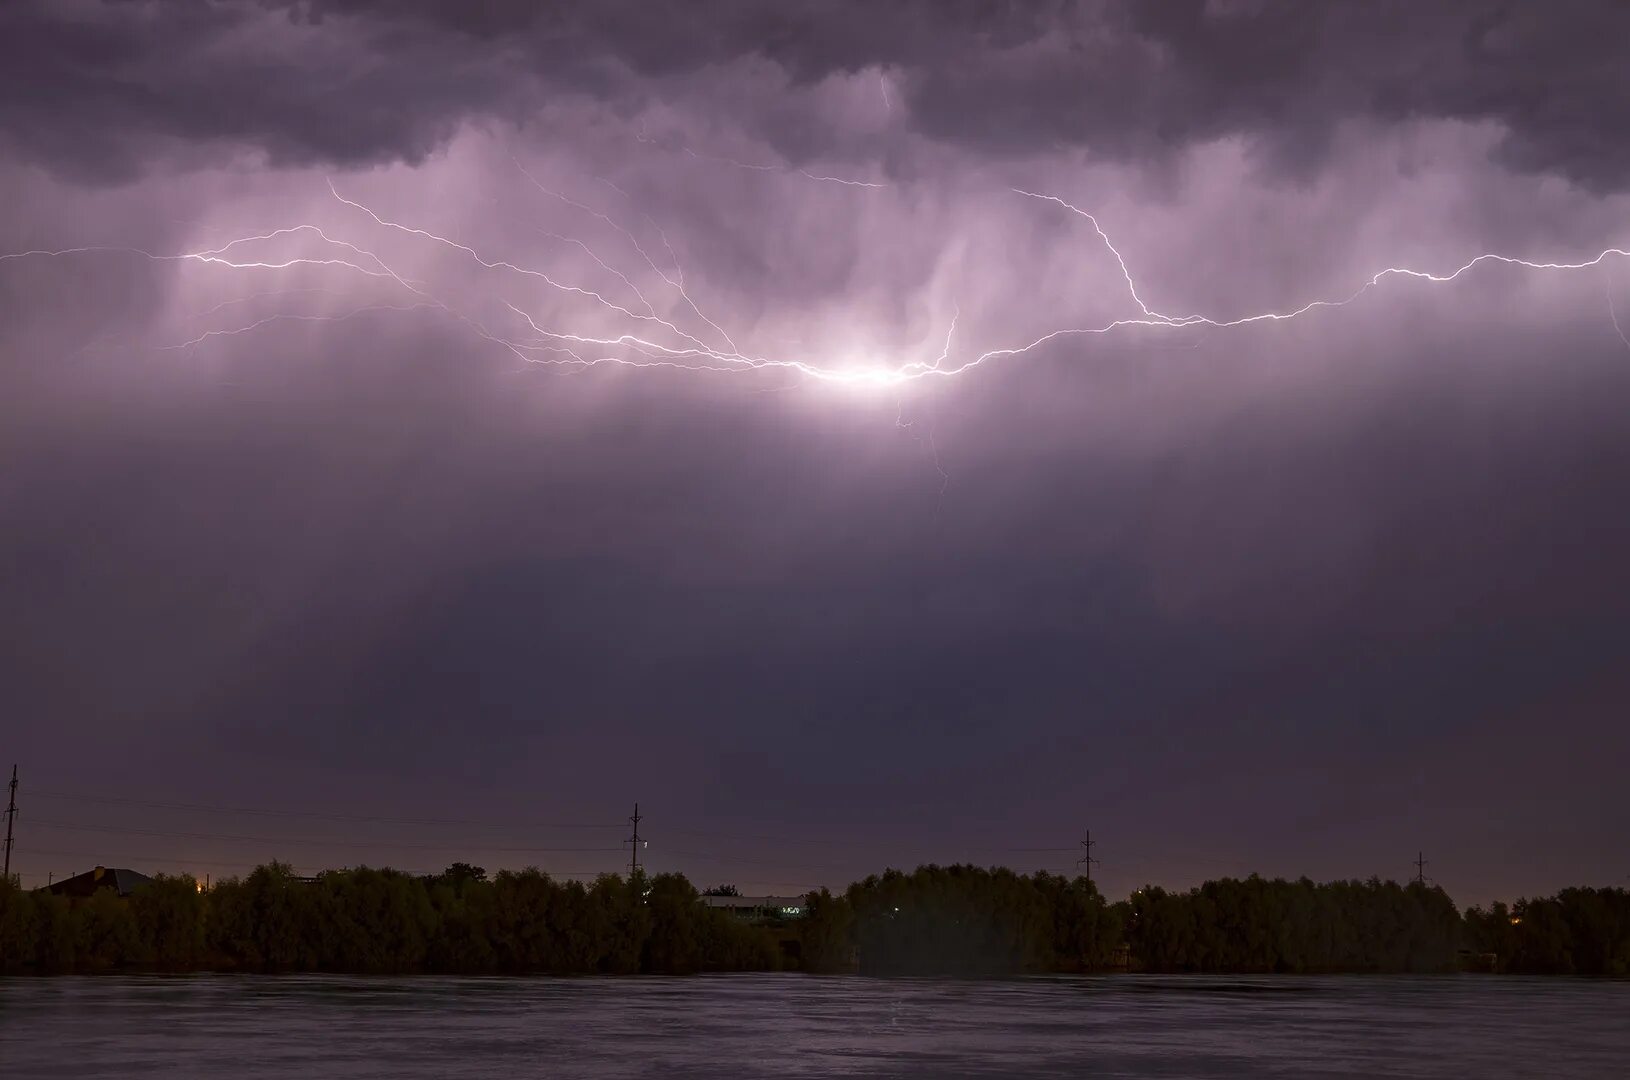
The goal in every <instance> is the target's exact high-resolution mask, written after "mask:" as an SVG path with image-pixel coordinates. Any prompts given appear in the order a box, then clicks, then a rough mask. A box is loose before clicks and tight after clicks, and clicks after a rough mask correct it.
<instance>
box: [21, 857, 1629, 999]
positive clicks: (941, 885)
mask: <svg viewBox="0 0 1630 1080" xmlns="http://www.w3.org/2000/svg"><path fill="white" fill-rule="evenodd" d="M708 892H709V893H711V894H714V895H734V889H733V888H730V887H729V886H719V887H716V888H714V889H709V890H708ZM700 896H701V894H698V892H697V891H696V889H695V888H694V887H693V886H692V885H691V884H690V883H689V882H688V881H687V880H686V879H685V878H684V877H682V876H680V875H677V874H660V875H656V876H654V877H647V876H645V875H643V874H641V875H637V876H635V877H633V878H628V879H625V878H622V877H619V876H617V875H605V876H602V877H600V878H599V879H597V880H595V881H594V882H592V883H588V884H583V883H578V882H562V881H556V880H555V879H552V878H550V877H549V876H548V875H546V874H544V873H541V872H539V871H537V870H524V871H504V872H502V873H499V874H497V875H496V876H495V877H493V878H491V879H489V878H488V877H487V875H486V874H485V873H484V872H483V871H481V869H480V868H478V867H471V866H467V865H464V864H456V865H454V866H453V867H450V868H449V869H448V870H447V871H446V872H444V873H442V874H438V875H433V876H429V877H418V876H413V875H409V874H405V873H401V872H398V871H393V870H373V869H355V870H338V871H330V872H327V873H324V874H321V875H319V876H318V877H317V878H316V879H314V880H307V879H302V878H297V877H295V876H294V875H293V874H292V872H291V871H290V870H289V868H288V867H287V866H283V865H280V864H277V863H272V864H270V865H267V866H262V867H259V868H257V869H256V870H255V871H253V872H252V873H250V874H249V875H247V876H246V877H244V878H241V879H230V880H227V881H222V882H219V883H217V884H216V885H215V886H214V887H213V888H211V889H209V890H208V891H201V890H199V888H198V887H197V884H196V883H195V882H194V880H193V879H192V878H190V877H164V876H160V877H158V878H156V879H155V880H154V881H153V882H152V883H151V884H150V885H146V886H144V887H142V888H140V889H138V890H136V891H135V892H134V893H133V894H132V895H131V896H130V897H129V898H128V899H120V898H119V897H117V896H116V895H115V894H114V893H113V892H112V891H111V890H104V891H101V892H98V893H97V894H95V895H93V896H92V897H90V898H88V899H86V900H82V901H69V900H66V899H64V898H62V897H59V896H53V895H50V894H49V893H47V892H44V891H35V892H24V891H21V890H19V889H17V888H15V887H13V886H11V885H9V884H4V883H0V971H11V972H22V971H28V972H42V973H44V972H57V971H102V970H116V969H119V968H128V967H147V968H160V969H168V970H182V971H185V970H206V969H207V970H222V971H233V970H237V971H331V972H380V973H408V972H447V973H517V974H519V973H547V974H634V973H650V974H685V973H691V972H701V971H766V970H777V969H781V968H786V967H793V968H801V969H803V970H808V971H816V972H823V971H824V972H838V971H860V972H863V973H869V974H878V975H893V974H943V975H1002V974H1014V973H1024V972H1089V971H1104V970H1116V969H1132V970H1143V971H1155V972H1213V973H1270V972H1309V973H1312V972H1329V973H1334V972H1377V973H1379V972H1447V971H1453V970H1457V969H1458V968H1461V967H1464V966H1471V967H1475V968H1478V969H1482V970H1495V971H1509V972H1517V973H1525V974H1528V973H1532V974H1578V975H1617V976H1625V975H1630V892H1627V891H1626V890H1624V889H1565V890H1563V891H1562V892H1560V893H1558V894H1557V895H1556V896H1553V897H1544V898H1538V899H1527V900H1519V901H1517V902H1516V903H1515V904H1512V905H1510V906H1507V905H1505V904H1494V905H1492V906H1490V907H1489V908H1487V909H1484V908H1479V907H1474V908H1471V909H1470V910H1468V911H1466V912H1465V913H1464V914H1462V913H1461V912H1460V911H1459V910H1458V909H1457V908H1456V906H1455V904H1454V902H1453V901H1452V900H1451V899H1450V898H1449V896H1448V894H1447V893H1445V892H1444V891H1443V890H1442V889H1440V888H1437V887H1434V886H1427V885H1421V884H1409V885H1399V884H1397V883H1396V882H1382V881H1379V880H1375V879H1371V880H1369V881H1334V882H1326V883H1314V882H1312V881H1309V880H1308V879H1306V878H1303V879H1300V880H1297V881H1286V880H1283V879H1271V880H1270V879H1265V878H1261V877H1257V876H1252V877H1249V878H1244V879H1238V878H1225V879H1221V880H1217V881H1209V882H1206V883H1205V884H1203V885H1200V886H1198V887H1196V888H1193V889H1189V890H1187V891H1183V892H1171V891H1167V890H1165V889H1162V888H1159V887H1156V886H1147V887H1145V888H1142V889H1139V890H1137V891H1136V892H1135V893H1133V894H1132V895H1131V896H1130V897H1128V898H1127V899H1125V900H1120V901H1115V902H1110V901H1108V900H1106V899H1105V897H1104V896H1103V895H1102V894H1101V893H1100V892H1099V891H1098V889H1097V886H1096V885H1095V884H1094V883H1093V882H1091V881H1090V880H1088V879H1086V878H1081V877H1076V878H1065V877H1062V876H1058V875H1054V874H1049V873H1037V874H1028V875H1027V874H1019V873H1015V872H1013V871H1011V870H1004V869H985V868H980V867H973V866H948V867H940V866H925V867H920V868H918V869H917V870H915V871H913V872H911V873H905V872H901V871H897V870H890V871H888V872H887V873H884V874H881V875H874V876H872V877H868V878H866V879H865V880H864V881H859V882H856V883H855V884H853V885H851V886H850V887H849V888H848V889H847V890H846V891H844V892H842V893H837V894H834V893H831V892H828V891H826V890H821V891H820V892H817V893H813V894H811V895H810V896H809V897H808V898H807V907H806V911H805V914H804V916H803V917H802V918H798V919H794V920H786V921H783V922H780V923H772V924H771V925H754V924H749V923H745V922H743V921H741V920H739V919H737V918H736V917H735V916H733V915H731V914H730V913H728V912H726V911H722V910H719V909H716V908H711V907H708V906H706V905H705V904H703V903H702V902H701V899H700Z"/></svg>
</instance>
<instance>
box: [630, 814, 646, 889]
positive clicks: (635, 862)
mask: <svg viewBox="0 0 1630 1080" xmlns="http://www.w3.org/2000/svg"><path fill="white" fill-rule="evenodd" d="M628 820H629V821H630V822H631V823H632V824H633V826H634V835H633V836H630V837H629V838H628V846H629V848H630V851H629V854H628V880H629V881H633V880H634V875H636V874H638V873H639V872H640V822H641V821H642V820H644V819H643V818H641V817H640V804H639V803H635V804H634V816H633V817H631V818H629V819H628Z"/></svg>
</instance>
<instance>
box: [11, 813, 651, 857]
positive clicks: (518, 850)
mask: <svg viewBox="0 0 1630 1080" xmlns="http://www.w3.org/2000/svg"><path fill="white" fill-rule="evenodd" d="M34 824H35V825H36V826H38V827H39V828H42V829H68V830H72V831H76V832H103V833H114V834H117V835H124V836H166V837H177V838H180V839H186V840H224V841H227V842H230V843H242V844H307V845H315V846H319V847H361V848H388V849H391V850H394V851H484V852H495V853H498V854H529V853H530V854H563V853H568V852H571V853H585V852H620V851H621V850H622V849H621V848H614V847H530V846H503V845H497V846H494V845H473V844H415V843H402V842H398V841H394V840H334V839H330V838H327V837H303V836H241V835H236V834H231V833H205V832H182V831H176V830H170V829H132V828H128V827H125V826H121V825H91V824H88V823H85V822H78V821H35V822H34Z"/></svg>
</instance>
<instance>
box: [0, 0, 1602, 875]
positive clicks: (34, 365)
mask: <svg viewBox="0 0 1630 1080" xmlns="http://www.w3.org/2000/svg"><path fill="white" fill-rule="evenodd" d="M1626 42H1630V7H1626V6H1625V5H1623V4H1616V3H1600V4H1597V3H1576V2H1569V0H1550V2H1548V3H1546V4H1538V3H1454V2H1448V0H1444V2H1434V3H1419V2H1414V0H1409V2H1398V3H1364V4H1357V3H1352V4H1346V3H1343V4H1322V5H1316V4H1308V3H1302V2H1297V0H1284V2H1275V0H1262V2H1252V0H1234V2H1224V0H1213V2H1209V3H1199V2H1195V3H1179V2H1169V3H1159V4H1126V3H1104V4H1091V5H1079V6H1077V5H1071V4H1061V3H1049V4H1040V3H1038V4H1015V5H1012V6H1007V5H1001V4H994V3H973V2H954V3H940V2H933V3H930V2H926V0H925V2H921V3H891V4H874V3H836V2H825V0H822V2H808V3H801V2H778V3H773V4H772V3H745V2H719V3H713V4H706V5H704V4H682V5H681V4H672V5H669V4H657V3H651V2H649V0H618V2H594V3H587V2H585V3H555V4H548V5H543V4H536V3H532V2H531V0H514V2H494V3H482V4H464V3H452V2H447V3H439V2H430V0H417V2H404V0H389V2H387V0H302V2H278V0H262V2H258V3H252V2H236V0H222V2H216V3H198V4H193V3H180V2H177V3H139V2H132V3H89V2H85V0H12V2H10V3H7V4H5V5H3V6H0V191H4V192H5V198H4V199H3V200H0V255H3V256H4V259H3V260H0V643H3V646H0V763H3V764H4V765H7V766H9V765H10V764H11V762H12V761H14V760H15V761H16V762H17V763H18V764H19V766H20V775H21V781H22V783H21V789H20V796H19V804H20V806H21V808H22V810H21V813H20V814H19V817H18V822H17V830H18V842H17V849H16V854H15V856H14V862H13V868H14V869H20V870H21V871H22V873H23V878H24V882H25V884H34V883H35V882H36V881H40V882H43V880H44V879H45V876H46V874H47V873H54V874H57V875H62V874H64V873H68V872H72V871H76V870H82V869H85V868H86V867H88V866H89V865H92V864H94V863H98V862H100V863H104V864H106V865H121V866H132V867H135V868H137V869H141V870H144V871H148V872H152V871H155V870H187V871H191V872H195V873H197V874H199V875H200V876H201V875H202V874H204V873H206V872H207V873H211V874H213V875H216V876H220V875H224V874H227V873H231V872H234V871H241V870H242V869H243V868H245V867H247V866H249V865H252V864H254V863H255V862H257V861H261V860H265V859H269V858H272V857H279V858H282V859H285V860H287V861H289V862H291V863H293V864H295V865H296V866H298V867H301V868H309V869H310V870H313V871H314V870H316V869H319V868H322V867H325V866H340V865H349V864H356V863H368V864H373V865H377V864H381V863H384V864H390V865H396V866H401V867H405V868H408V869H415V870H434V869H438V868H440V867H441V866H443V865H445V864H446V863H448V862H450V861H452V860H454V859H465V860H468V861H471V862H477V863H480V864H482V865H484V866H486V867H488V868H489V869H496V868H498V867H503V866H523V865H527V864H537V865H539V866H541V867H542V868H544V869H546V870H550V871H551V872H557V873H562V874H565V873H573V874H592V873H594V872H596V871H599V870H605V869H614V868H616V867H618V866H620V865H624V864H625V863H626V854H625V849H622V848H621V846H620V842H621V841H622V840H623V838H624V837H625V836H626V835H627V827H626V824H625V823H624V819H625V818H626V817H627V816H628V815H629V814H630V813H631V811H632V807H633V803H634V802H635V801H636V800H638V802H639V803H640V807H641V810H642V812H643V813H644V814H645V815H647V818H646V821H645V822H644V823H642V826H641V832H642V835H644V836H647V837H648V838H649V840H650V847H649V848H648V849H646V851H645V852H644V858H645V861H646V863H647V865H649V866H651V867H652V868H655V869H659V870H669V869H677V870H683V871H684V872H686V873H687V874H688V875H689V876H690V877H691V878H692V879H693V880H694V881H695V882H696V883H697V884H698V885H707V884H714V883H717V882H724V881H728V882H733V883H735V884H737V885H738V886H740V887H741V888H742V889H743V890H744V891H778V892H790V891H794V890H797V889H801V888H805V887H809V886H817V885H823V884H826V885H831V886H834V887H840V886H842V885H844V884H846V883H847V882H848V881H850V880H852V879H854V878H856V877H860V876H863V875H865V874H866V873H869V872H872V871H874V870H880V869H882V868H883V867H885V866H888V865H897V866H907V867H909V866H914V865H916V864H917V863H918V862H927V861H939V862H948V861H974V862H978V863H981V864H991V863H999V864H1007V865H1013V866H1015V867H1018V868H1021V869H1034V868H1039V867H1046V868H1050V869H1054V870H1060V871H1070V872H1073V871H1074V869H1075V865H1076V858H1077V856H1079V855H1080V854H1081V852H1080V850H1079V848H1078V846H1077V842H1078V841H1079V840H1080V839H1081V837H1082V836H1083V830H1086V829H1089V828H1090V829H1091V830H1092V835H1093V837H1094V839H1095V840H1097V841H1098V846H1097V847H1096V849H1095V854H1096V855H1097V856H1098V857H1099V858H1101V859H1102V865H1101V866H1099V867H1097V868H1096V870H1095V876H1097V877H1098V878H1099V879H1100V881H1101V882H1102V884H1103V886H1104V888H1105V891H1106V892H1107V893H1108V894H1109V895H1111V896H1112V897H1117V896H1123V895H1125V894H1126V893H1127V892H1129V891H1130V890H1131V889H1133V888H1135V887H1137V886H1138V885H1141V884H1143V883H1145V882H1157V883H1162V884H1166V885H1168V886H1187V885H1189V884H1193V883H1195V882H1198V881H1200V880H1202V879H1204V878H1206V877H1209V876H1220V875H1224V874H1245V873H1249V872H1252V871H1259V872H1262V873H1264V874H1271V875H1286V876H1292V877H1294V876H1297V875H1301V874H1307V875H1309V876H1311V877H1314V878H1319V879H1324V878H1333V877H1368V876H1370V875H1380V876H1382V877H1394V878H1399V879H1403V878H1406V877H1408V876H1410V875H1411V874H1413V873H1414V866H1413V865H1412V863H1413V860H1414V858H1415V856H1416V853H1417V851H1424V852H1425V857H1426V858H1427V860H1429V863H1428V866H1427V871H1426V872H1427V875H1428V876H1429V877H1431V878H1432V879H1434V880H1436V881H1438V882H1439V883H1441V884H1443V885H1444V886H1445V887H1446V888H1447V889H1449V891H1450V892H1451V893H1452V894H1453V895H1454V896H1455V897H1456V898H1457V899H1458V900H1460V901H1461V902H1463V903H1471V902H1474V901H1484V900H1487V899H1490V898H1493V897H1496V896H1500V897H1513V896H1516V895H1519V894H1534V893H1539V892H1549V891H1551V890H1554V889H1556V888H1558V887H1560V886H1563V885H1566V884H1598V885H1607V884H1614V883H1620V884H1622V883H1623V882H1624V880H1625V876H1626V875H1627V874H1630V861H1627V856H1626V853H1625V848H1624V844H1623V838H1624V836H1625V835H1626V833H1627V831H1630V801H1627V800H1626V799H1625V797H1624V787H1623V785H1624V782H1625V764H1626V762H1627V761H1630V728H1627V726H1626V717H1627V712H1630V663H1626V662H1625V651H1626V647H1627V646H1630V602H1627V597H1630V565H1627V563H1626V558H1625V555H1626V551H1627V549H1630V501H1627V499H1626V492H1627V491H1630V424H1627V422H1626V410H1627V406H1630V340H1627V339H1626V335H1625V334H1624V333H1621V332H1620V330H1619V327H1624V328H1626V329H1627V330H1630V258H1627V257H1625V256H1624V254H1623V252H1622V251H1621V252H1619V253H1617V254H1615V253H1613V252H1612V251H1611V250H1608V254H1606V255H1605V256H1604V255H1603V252H1604V250H1605V249H1615V248H1619V249H1624V248H1630V137H1627V136H1626V132H1627V131H1630V63H1626V62H1625V55H1626V52H1625V50H1626V44H1625V43H1626ZM1015 189H1018V190H1015ZM1022 192H1029V193H1030V194H1028V195H1027V194H1023V193H1022ZM1049 197H1050V198H1049ZM1066 204H1068V205H1066ZM1072 206H1073V207H1075V208H1077V209H1078V210H1079V211H1081V212H1082V213H1077V212H1072V210H1071V208H1070V207H1072ZM1085 214H1090V215H1093V216H1092V217H1091V218H1088V217H1086V216H1084V215H1085ZM1095 222H1096V225H1097V226H1099V227H1101V229H1102V230H1103V235H1100V234H1099V233H1098V232H1097V231H1095V227H1094V223H1095ZM392 223H394V224H392ZM279 230H289V231H279ZM411 230H419V231H411ZM234 241H240V242H238V243H234ZM1111 244H1112V245H1113V247H1111V246H1110V245H1111ZM229 245H230V246H229ZM83 249H94V250H83ZM1117 252H1118V253H1119V255H1120V257H1121V258H1123V259H1124V260H1125V272H1124V275H1123V270H1122V267H1121V265H1120V264H1119V263H1118V262H1117V257H1116V253H1117ZM1483 254H1497V255H1502V256H1508V257H1510V258H1512V259H1520V260H1525V261H1526V262H1528V263H1531V264H1573V265H1574V268H1572V269H1567V268H1545V267H1541V266H1538V265H1526V266H1525V265H1520V264H1516V263H1512V262H1502V261H1498V260H1485V261H1483V262H1479V263H1476V264H1475V265H1473V266H1471V267H1470V268H1468V269H1466V270H1464V272H1462V273H1460V274H1459V275H1458V276H1455V277H1454V278H1453V280H1432V279H1429V278H1426V277H1420V276H1411V275H1408V274H1398V273H1393V274H1387V275H1383V276H1381V277H1380V278H1379V279H1375V283H1374V284H1373V285H1370V286H1369V287H1368V288H1365V285H1366V283H1367V282H1370V281H1372V279H1373V278H1374V276H1375V275H1377V274H1378V273H1379V272H1381V271H1384V270H1386V269H1388V268H1394V269H1408V270H1413V271H1418V272H1421V273H1428V274H1432V275H1436V276H1437V277H1438V278H1448V277H1449V276H1450V275H1453V274H1454V273H1455V271H1457V270H1459V269H1460V268H1462V267H1463V266H1465V265H1466V264H1467V263H1469V262H1471V261H1472V260H1473V259H1475V258H1476V257H1477V256H1479V255H1483ZM176 256H182V257H179V258H178V257H176ZM1134 289H1135V293H1134V291H1133V290H1134ZM1355 294H1357V295H1356V296H1355ZM1349 299H1350V302H1347V303H1341V302H1342V301H1348V300H1349ZM1320 300H1328V301H1335V302H1336V303H1334V304H1331V305H1329V306H1316V307H1313V308H1311V309H1306V310H1304V308H1305V306H1306V305H1308V304H1309V303H1311V302H1314V301H1320ZM1298 312H1299V313H1298ZM1268 313H1274V314H1277V315H1285V316H1293V317H1286V318H1270V319H1260V320H1257V321H1252V322H1246V323H1242V324H1239V325H1231V326H1219V325H1216V324H1217V323H1230V322H1234V321H1235V320H1239V319H1242V318H1247V317H1250V316H1255V315H1263V314H1268ZM1293 313H1295V314H1293ZM1057 331H1071V332H1066V333H1057V334H1056V335H1055V332H1057ZM1099 331H1102V332H1099ZM1050 335H1052V336H1050ZM1033 343H1034V346H1033V347H1030V346H1032V344H1033ZM160 804H168V805H160ZM220 808H233V809H232V810H231V811H230V812H228V811H227V810H223V809H220ZM248 810H253V811H257V812H255V813H247V812H241V811H248ZM364 819H367V820H364ZM553 849H562V850H553ZM574 849H588V850H574Z"/></svg>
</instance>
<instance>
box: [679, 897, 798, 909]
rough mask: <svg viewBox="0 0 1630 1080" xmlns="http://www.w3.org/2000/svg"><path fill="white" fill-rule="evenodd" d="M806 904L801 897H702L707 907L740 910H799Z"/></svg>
mask: <svg viewBox="0 0 1630 1080" xmlns="http://www.w3.org/2000/svg"><path fill="white" fill-rule="evenodd" d="M806 902H807V897H803V896H704V897H702V903H704V904H706V905H707V906H708V907H716V908H729V909H731V910H738V911H739V910H741V909H742V908H753V909H757V908H801V907H804V906H805V904H806Z"/></svg>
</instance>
